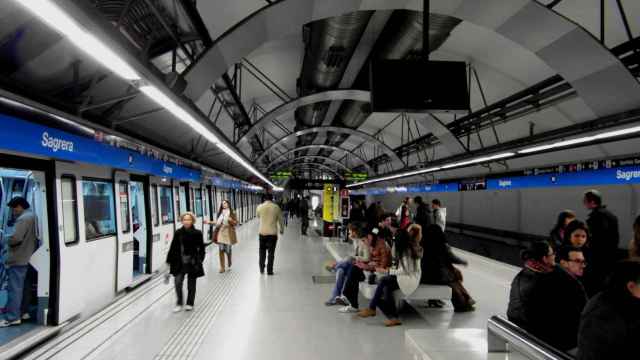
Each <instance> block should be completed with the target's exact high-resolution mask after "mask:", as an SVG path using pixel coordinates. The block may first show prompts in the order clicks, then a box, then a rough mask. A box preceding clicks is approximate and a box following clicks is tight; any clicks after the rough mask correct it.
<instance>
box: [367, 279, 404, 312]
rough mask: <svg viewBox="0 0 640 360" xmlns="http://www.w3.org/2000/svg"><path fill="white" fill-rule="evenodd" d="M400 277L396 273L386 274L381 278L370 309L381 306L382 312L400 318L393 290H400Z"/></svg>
mask: <svg viewBox="0 0 640 360" xmlns="http://www.w3.org/2000/svg"><path fill="white" fill-rule="evenodd" d="M399 288H400V286H398V279H397V278H396V276H395V275H386V276H383V277H382V278H381V279H380V283H379V284H378V286H377V287H376V291H375V293H374V294H373V297H372V298H371V302H370V303H369V309H371V310H375V309H376V307H378V308H380V310H382V312H383V313H384V314H385V315H386V316H387V317H388V318H390V319H397V318H398V309H396V302H395V299H394V298H393V292H394V291H396V290H398V289H399Z"/></svg>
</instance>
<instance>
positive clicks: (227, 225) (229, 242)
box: [213, 200, 238, 273]
mask: <svg viewBox="0 0 640 360" xmlns="http://www.w3.org/2000/svg"><path fill="white" fill-rule="evenodd" d="M215 225H216V230H215V231H214V234H213V236H214V238H213V242H215V243H216V244H218V256H219V258H220V273H223V272H225V271H226V269H225V264H224V263H225V261H224V260H225V259H224V257H225V254H227V260H228V262H229V267H228V268H229V270H231V254H232V246H233V245H235V244H237V243H238V238H237V236H236V225H238V218H237V217H236V212H235V211H233V209H232V208H231V204H230V203H229V201H228V200H222V204H220V209H219V210H218V217H217V218H216V221H215Z"/></svg>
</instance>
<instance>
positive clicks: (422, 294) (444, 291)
mask: <svg viewBox="0 0 640 360" xmlns="http://www.w3.org/2000/svg"><path fill="white" fill-rule="evenodd" d="M376 286H377V284H373V285H372V284H369V283H367V282H366V281H363V282H361V283H360V293H361V294H362V296H364V297H365V298H367V299H369V300H371V298H372V297H373V294H374V293H375V291H376ZM393 298H394V299H395V301H396V308H398V309H400V308H402V306H403V305H404V303H406V302H408V301H411V300H414V301H416V300H417V301H426V300H445V301H447V300H451V288H450V287H448V286H446V285H427V284H420V286H418V288H417V289H416V291H414V292H413V293H411V294H409V295H406V294H404V293H403V292H402V291H400V290H396V291H394V292H393Z"/></svg>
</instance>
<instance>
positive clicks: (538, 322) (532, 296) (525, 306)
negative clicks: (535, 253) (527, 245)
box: [507, 268, 557, 341]
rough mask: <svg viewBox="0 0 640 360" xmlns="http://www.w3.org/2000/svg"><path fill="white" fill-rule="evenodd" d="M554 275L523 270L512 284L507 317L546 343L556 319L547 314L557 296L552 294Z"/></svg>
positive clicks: (527, 269)
mask: <svg viewBox="0 0 640 360" xmlns="http://www.w3.org/2000/svg"><path fill="white" fill-rule="evenodd" d="M552 281H553V273H539V272H535V271H533V270H531V269H529V268H524V269H522V270H521V271H520V272H519V273H518V275H516V277H515V278H514V279H513V281H512V282H511V292H510V294H509V306H508V308H507V317H508V318H509V321H511V322H513V323H515V324H516V325H518V326H519V327H521V328H523V329H525V330H526V331H528V332H529V333H531V334H532V335H534V336H536V337H538V338H540V339H541V340H543V341H545V336H544V335H545V334H546V332H547V331H548V330H549V327H551V326H552V324H554V323H555V319H553V318H552V316H551V315H550V314H549V313H548V312H547V311H548V309H549V305H550V304H551V303H552V299H554V298H555V297H556V296H557V294H555V293H553V292H551V289H552Z"/></svg>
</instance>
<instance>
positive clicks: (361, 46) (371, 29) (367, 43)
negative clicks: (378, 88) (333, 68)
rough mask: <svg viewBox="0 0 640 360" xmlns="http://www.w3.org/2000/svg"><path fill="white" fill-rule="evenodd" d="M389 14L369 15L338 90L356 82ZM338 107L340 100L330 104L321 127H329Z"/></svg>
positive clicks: (390, 11) (340, 103) (385, 12)
mask: <svg viewBox="0 0 640 360" xmlns="http://www.w3.org/2000/svg"><path fill="white" fill-rule="evenodd" d="M391 14H393V10H379V11H376V12H375V13H374V14H373V15H371V19H370V20H369V23H368V24H367V27H366V28H365V30H364V33H363V34H362V37H361V38H360V42H359V43H358V46H357V47H356V50H355V51H354V52H353V56H351V59H350V60H349V65H347V69H346V70H345V72H344V75H342V80H340V85H338V87H339V88H340V89H350V88H351V86H353V82H354V81H355V80H356V77H357V76H358V74H359V73H360V71H361V70H362V67H363V66H364V64H365V63H366V61H367V59H369V54H370V53H371V50H373V46H374V45H375V43H376V41H377V40H378V37H379V36H380V34H381V33H382V30H383V29H384V28H385V25H386V24H387V22H388V21H389V18H390V17H391ZM340 105H342V100H337V101H332V102H331V105H329V110H328V111H327V114H326V115H325V117H324V120H323V122H322V125H325V126H326V125H331V123H332V122H333V119H334V118H335V116H336V114H337V113H338V110H339V109H340Z"/></svg>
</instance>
